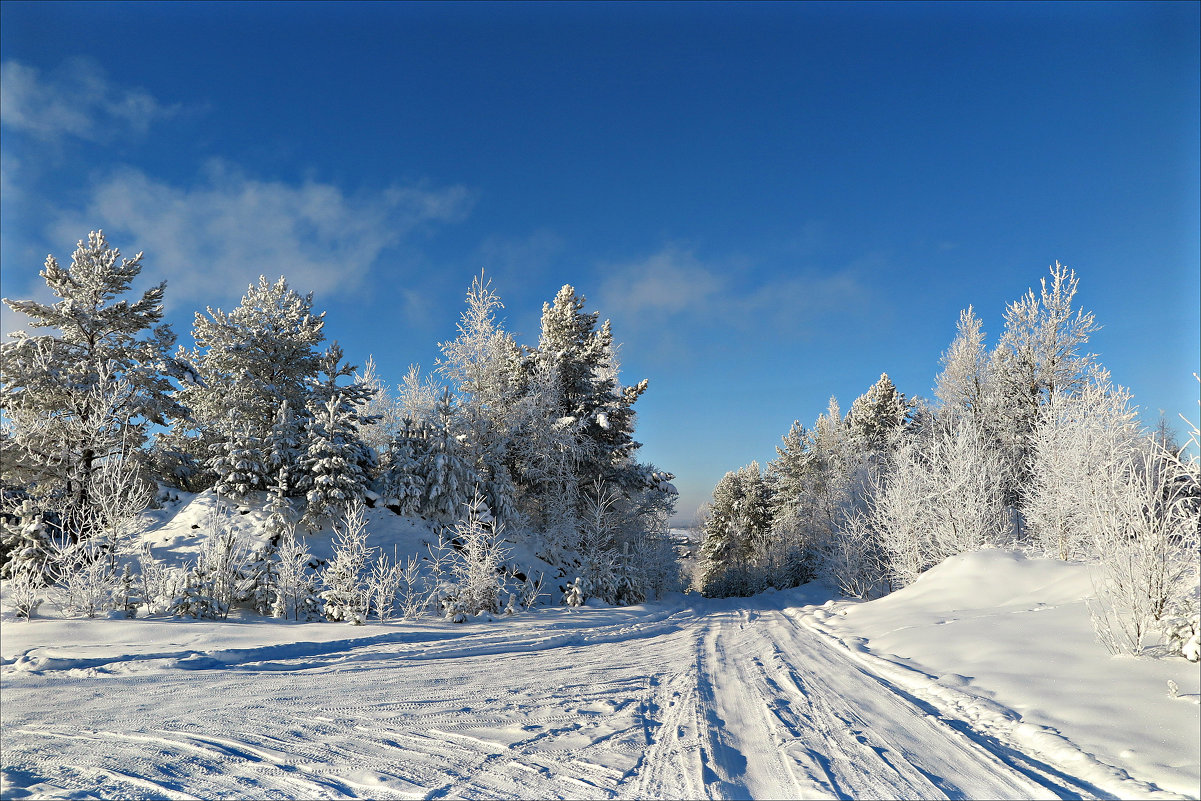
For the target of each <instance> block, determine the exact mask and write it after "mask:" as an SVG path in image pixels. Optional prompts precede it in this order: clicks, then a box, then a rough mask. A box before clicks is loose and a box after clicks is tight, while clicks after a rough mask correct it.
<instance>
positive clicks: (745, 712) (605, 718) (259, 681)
mask: <svg viewBox="0 0 1201 801" xmlns="http://www.w3.org/2000/svg"><path fill="white" fill-rule="evenodd" d="M773 603H778V602H774V601H773V600H772V596H761V597H759V598H754V599H746V600H743V601H732V600H731V601H703V600H702V601H698V606H699V607H700V610H699V611H698V610H692V609H686V608H684V609H681V608H680V607H679V606H678V605H677V606H674V607H669V608H666V609H665V608H662V607H658V608H655V607H652V609H651V610H650V611H648V612H646V613H640V612H637V611H627V610H595V611H594V610H569V611H564V610H550V611H548V612H547V613H546V614H542V615H539V614H534V615H530V616H528V617H519V618H515V619H514V620H513V621H510V622H506V623H505V624H498V625H492V626H481V627H474V628H473V627H464V628H449V627H448V629H447V630H445V631H443V630H437V631H435V632H433V633H432V634H431V635H430V636H426V634H422V635H421V636H407V635H406V636H389V637H371V638H367V639H366V640H363V641H355V640H353V639H350V640H344V641H342V644H341V645H340V646H339V648H340V649H341V650H337V649H329V650H325V651H324V652H323V653H320V654H318V653H313V652H312V651H314V650H319V649H308V651H307V652H305V653H296V652H291V653H289V651H288V648H287V647H286V646H278V647H271V646H268V647H265V648H263V649H243V650H242V652H241V654H240V656H246V655H253V656H255V657H268V658H269V659H270V662H269V663H267V662H258V663H256V662H254V661H251V660H248V659H242V658H239V659H232V658H231V659H230V660H229V661H228V662H223V661H222V660H220V659H216V660H214V662H213V664H211V665H209V666H208V667H207V668H206V669H203V670H198V671H183V670H179V669H177V668H176V667H173V666H172V665H170V664H168V663H167V662H162V663H160V664H156V665H151V664H149V663H148V662H147V663H146V664H143V665H139V666H138V667H140V668H146V669H137V670H119V669H116V670H113V671H112V672H99V671H98V672H95V673H93V674H92V675H90V676H79V675H69V674H67V673H66V672H65V671H53V670H45V671H43V672H40V673H36V672H28V671H20V670H16V669H14V668H13V667H9V668H7V669H5V671H4V679H5V710H4V712H5V717H4V745H5V754H4V761H5V768H6V781H7V782H10V783H11V782H12V781H13V779H12V778H10V777H20V776H29V777H36V781H37V782H40V784H38V785H37V786H38V788H39V791H41V790H43V789H45V788H49V789H48V790H47V791H46V792H45V793H43V794H44V795H50V796H54V795H59V796H66V795H71V794H78V793H79V791H80V790H81V789H82V790H84V791H91V792H94V793H100V794H103V795H120V796H128V797H150V796H154V797H165V796H172V795H175V796H178V797H185V796H194V797H202V798H221V797H246V796H253V797H281V798H282V797H306V798H308V797H312V798H317V797H322V798H339V797H347V796H362V797H372V798H414V797H430V798H434V797H456V798H457V797H464V798H475V797H486V798H528V797H547V798H555V797H560V798H562V797H568V798H609V797H623V798H655V797H669V798H670V797H685V798H699V797H706V796H707V797H737V798H746V797H834V798H847V797H918V798H940V797H964V796H970V797H997V798H1022V797H1038V796H1046V795H1048V793H1052V792H1053V793H1055V794H1060V795H1075V796H1082V795H1090V794H1096V793H1093V792H1092V791H1091V790H1090V789H1089V788H1088V787H1087V785H1084V784H1081V783H1075V784H1073V783H1072V782H1070V781H1069V780H1068V778H1070V777H1068V778H1063V777H1059V778H1056V777H1054V776H1053V775H1051V774H1046V775H1044V774H1039V775H1038V776H1032V775H1031V774H1032V773H1034V772H1036V771H1034V770H1033V769H1032V768H1031V767H1029V766H1028V765H1025V764H1024V763H1022V762H1021V759H1020V758H1019V756H1016V755H1009V756H1006V755H1004V754H1002V755H1000V756H998V755H997V753H994V752H995V751H996V750H997V749H995V748H992V747H991V746H990V745H989V743H987V742H981V741H980V739H979V738H978V737H974V736H973V735H971V734H970V733H967V732H965V731H964V730H962V729H961V728H957V726H960V725H961V724H959V722H957V721H950V722H948V721H943V720H939V719H938V717H937V715H936V714H933V712H934V710H933V708H932V707H930V706H929V705H923V703H922V702H921V701H920V700H919V699H916V698H914V697H913V696H911V695H909V694H908V693H906V692H904V691H903V690H902V689H900V688H899V687H897V686H894V685H893V684H891V683H890V682H889V681H887V680H886V679H884V678H881V677H880V676H877V675H875V674H874V673H872V672H871V671H869V670H868V669H867V668H866V667H865V666H863V665H862V664H860V663H859V662H857V661H856V660H854V659H852V658H850V655H849V654H847V653H846V650H845V649H844V648H842V647H841V646H839V645H837V644H835V643H832V642H830V641H829V640H827V639H825V637H824V635H821V634H820V633H818V632H816V631H813V630H811V629H809V628H808V627H806V626H803V625H801V624H799V623H798V622H797V621H796V620H794V619H793V617H792V613H791V612H790V610H784V609H781V608H779V607H778V606H773ZM591 620H595V621H596V624H595V625H590V623H589V621H591ZM615 621H616V622H615ZM233 650H235V649H230V650H229V651H227V652H224V653H225V654H227V655H232V651H233ZM68 663H69V660H66V661H64V662H63V664H68ZM108 664H109V666H110V668H111V667H114V665H113V663H111V662H110V663H108ZM64 721H66V722H64ZM962 725H966V724H962ZM68 726H69V727H70V728H67V727H68ZM72 733H74V734H77V735H79V736H74V737H72V736H67V735H70V734H72ZM51 742H52V743H53V744H51ZM70 765H79V766H86V768H87V770H86V771H84V770H77V769H74V768H71V767H69V766H70ZM87 771H91V772H90V773H89V772H87ZM34 781H35V779H34V778H30V779H29V780H28V781H27V786H28V785H30V784H32V783H33V782H34ZM81 783H84V784H86V786H85V787H82V788H81V786H80V785H81ZM56 787H57V788H59V790H58V791H56V790H55V789H54V788H56ZM98 788H102V790H103V792H101V790H100V789H98ZM155 788H158V789H155Z"/></svg>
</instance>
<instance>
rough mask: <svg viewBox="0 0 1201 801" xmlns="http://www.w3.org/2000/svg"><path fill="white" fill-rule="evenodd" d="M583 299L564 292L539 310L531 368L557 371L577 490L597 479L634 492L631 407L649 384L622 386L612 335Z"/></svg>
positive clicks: (636, 478) (637, 480) (567, 290)
mask: <svg viewBox="0 0 1201 801" xmlns="http://www.w3.org/2000/svg"><path fill="white" fill-rule="evenodd" d="M585 302H586V300H585V298H584V297H583V296H578V295H576V292H575V289H574V288H573V287H571V286H569V285H568V286H564V287H563V288H562V289H560V290H559V292H558V294H556V295H555V299H554V301H553V302H552V303H546V304H543V306H542V333H541V337H540V338H539V341H538V347H537V349H536V350H535V351H534V352H533V353H532V354H531V355H532V358H533V360H534V363H535V364H544V365H548V366H550V367H553V369H554V370H555V371H556V373H557V376H558V382H559V386H560V391H561V395H560V398H561V407H560V410H559V411H560V419H563V418H570V419H571V421H572V422H573V423H574V424H575V425H576V432H577V436H578V442H579V446H578V453H579V458H578V460H577V466H576V468H575V473H576V476H577V479H578V482H579V485H580V486H582V487H583V486H587V485H588V484H590V483H591V482H593V481H595V480H596V479H598V478H599V479H601V480H602V481H605V482H608V483H611V484H615V485H617V486H619V487H621V489H622V491H623V492H630V491H634V490H636V489H637V488H638V486H639V483H640V474H639V471H638V469H637V465H636V463H635V462H634V460H633V456H634V453H635V452H636V451H637V450H638V448H639V447H641V445H640V443H638V442H636V441H635V440H634V437H633V433H634V408H633V407H634V403H635V402H636V401H637V400H638V398H639V397H640V396H641V395H642V393H644V392H645V391H646V388H647V382H646V381H642V382H640V383H638V384H636V385H634V386H623V385H622V384H621V383H620V382H619V380H618V372H619V370H618V363H617V356H616V353H615V350H614V345H613V332H612V328H611V326H610V324H609V321H608V320H606V321H605V322H604V323H602V324H601V325H600V327H599V329H598V328H597V322H598V318H599V316H600V315H599V313H598V312H584V311H583V309H584V306H585Z"/></svg>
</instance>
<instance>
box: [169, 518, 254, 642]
mask: <svg viewBox="0 0 1201 801" xmlns="http://www.w3.org/2000/svg"><path fill="white" fill-rule="evenodd" d="M218 519H220V516H219V513H218ZM248 560H249V554H248V553H247V550H246V547H245V545H244V544H243V543H242V540H241V537H239V536H238V533H237V531H236V530H234V529H233V528H232V527H231V526H228V525H223V526H221V527H220V528H219V529H218V530H216V531H212V532H210V533H209V535H208V537H207V538H206V539H205V540H204V543H203V545H201V548H200V553H199V554H198V555H197V557H196V561H195V562H194V563H193V565H192V567H191V569H190V570H189V571H188V573H187V575H186V576H185V578H184V585H183V590H182V592H181V593H180V595H179V596H178V597H177V598H176V600H175V602H174V603H173V604H172V606H171V612H172V614H174V615H175V616H176V617H185V616H186V617H193V618H209V619H214V620H225V619H226V618H228V617H229V610H230V608H231V607H232V606H233V604H234V601H235V600H236V598H237V592H238V588H239V586H240V585H241V582H242V581H243V578H244V572H245V568H246V566H247V562H248Z"/></svg>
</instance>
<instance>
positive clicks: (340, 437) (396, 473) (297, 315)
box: [0, 231, 676, 602]
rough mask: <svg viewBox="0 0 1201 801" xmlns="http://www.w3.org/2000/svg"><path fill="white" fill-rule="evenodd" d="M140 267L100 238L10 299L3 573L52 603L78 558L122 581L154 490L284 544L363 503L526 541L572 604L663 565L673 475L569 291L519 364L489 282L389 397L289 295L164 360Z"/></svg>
mask: <svg viewBox="0 0 1201 801" xmlns="http://www.w3.org/2000/svg"><path fill="white" fill-rule="evenodd" d="M142 258H143V256H142V254H141V253H139V254H137V255H136V256H134V257H133V258H123V257H122V256H121V254H120V252H119V251H118V250H117V249H116V248H113V247H111V246H110V245H109V243H108V241H107V240H106V238H105V236H104V234H103V233H102V232H100V231H95V232H92V233H90V234H89V236H88V238H87V240H86V241H80V242H79V243H78V246H77V248H76V250H75V252H74V253H73V254H72V257H71V263H70V265H69V266H68V267H65V268H64V267H63V266H61V265H60V264H59V262H58V261H57V260H56V259H55V258H54V256H49V257H48V258H47V259H46V262H45V266H44V269H43V270H42V271H41V276H42V277H43V278H44V279H45V281H46V284H47V286H48V288H49V289H50V291H51V292H52V293H53V295H54V296H55V298H56V300H55V301H54V302H52V303H40V302H37V301H34V300H15V301H14V300H9V299H7V298H6V299H4V302H5V303H6V304H8V305H9V306H10V307H11V308H12V309H14V310H15V311H17V312H20V313H22V314H24V315H26V316H27V317H28V318H29V320H30V323H31V325H32V326H33V327H34V328H37V329H46V333H39V334H35V335H31V334H28V333H26V332H24V331H20V332H15V333H13V334H11V335H10V339H9V341H6V342H5V343H4V344H3V346H2V347H0V374H2V377H3V382H2V385H0V414H2V418H3V426H2V427H0V456H2V457H3V458H2V463H0V464H2V466H0V519H2V521H3V529H2V534H3V536H2V538H0V563H2V566H3V568H2V569H3V572H4V575H6V576H12V575H15V574H16V573H18V572H24V573H31V574H33V575H35V576H36V577H37V578H38V579H39V580H40V581H43V582H45V583H48V584H53V583H55V582H57V581H59V579H60V578H61V577H62V573H63V570H64V569H65V568H63V566H62V565H61V564H60V562H61V561H62V559H61V557H62V554H63V552H64V550H65V549H66V550H70V549H72V548H74V549H76V550H77V551H78V550H79V549H80V548H82V547H83V546H85V545H86V546H87V550H88V553H89V555H88V556H87V557H86V558H82V559H79V560H77V561H81V562H85V563H87V564H88V565H96V564H101V565H103V564H109V565H110V568H111V570H113V571H115V570H116V565H115V561H114V560H115V556H116V554H117V552H118V551H119V550H120V547H121V546H120V544H119V543H118V542H117V537H116V536H115V535H113V536H110V535H111V534H112V532H114V531H115V530H117V529H119V528H121V527H123V526H125V525H126V522H127V521H128V520H129V519H130V518H131V517H135V516H136V515H137V514H139V513H140V512H141V511H142V510H144V509H145V508H146V506H147V505H150V504H153V503H154V502H155V498H156V497H161V496H162V495H163V493H164V492H166V493H169V492H170V491H171V490H176V491H187V492H192V493H196V492H202V491H205V490H209V489H212V490H214V491H215V492H216V493H217V494H218V495H219V496H220V497H222V498H225V499H229V500H232V501H235V502H237V501H243V500H245V499H249V498H259V499H260V500H262V501H263V502H264V503H266V504H267V507H268V508H269V509H270V510H271V514H272V516H273V518H274V519H275V520H276V521H277V523H278V524H279V525H278V527H277V528H278V529H279V531H282V528H283V527H284V526H299V528H300V530H301V531H304V530H308V531H314V530H317V529H320V528H323V527H328V526H331V525H341V524H343V523H344V521H345V520H346V519H347V515H348V514H351V513H352V510H354V509H355V508H356V506H357V505H360V504H366V505H368V506H377V507H381V506H386V507H388V508H390V509H392V510H393V511H394V512H396V513H397V514H403V515H413V516H418V515H420V516H423V517H425V518H427V519H429V520H432V521H434V522H436V523H439V524H442V525H444V526H446V527H450V526H452V525H454V524H455V523H456V522H457V521H460V520H463V519H465V516H468V513H469V510H474V511H473V512H471V514H475V515H476V516H477V517H478V516H480V515H481V514H484V516H485V517H486V518H487V519H488V520H496V521H502V522H503V524H504V525H505V527H506V528H507V529H508V530H509V531H510V532H514V531H518V532H529V533H530V535H531V536H536V537H537V538H538V539H537V542H538V548H539V555H540V556H543V558H545V559H546V560H547V561H548V562H550V563H551V564H556V565H559V564H562V565H565V566H566V567H567V568H569V569H571V570H574V571H575V573H576V574H577V576H578V579H579V580H578V581H577V582H575V584H576V585H577V586H576V588H575V592H576V596H577V599H578V600H579V601H580V602H582V600H583V599H586V598H587V597H604V598H606V600H609V601H614V600H619V596H621V592H620V591H619V587H620V586H621V585H622V582H621V581H620V580H619V579H620V573H621V571H620V566H621V564H622V561H623V559H625V558H626V557H623V554H626V556H627V557H628V555H629V554H630V553H631V552H632V551H633V550H638V549H641V551H643V552H645V553H646V554H649V553H650V552H651V551H654V552H655V553H657V554H658V555H657V556H655V557H654V559H658V560H659V561H660V562H662V561H663V559H665V558H666V555H665V553H659V552H666V551H667V550H670V547H669V546H668V545H667V543H666V540H665V538H664V537H663V536H662V535H663V534H664V532H665V526H666V520H667V518H668V517H669V516H670V515H671V513H672V511H673V510H674V504H675V498H676V492H675V488H674V487H673V486H672V484H671V480H672V478H673V476H672V475H671V474H670V473H666V472H663V471H660V470H658V469H656V468H655V467H653V466H652V465H649V464H644V463H640V462H639V461H638V460H637V458H636V457H637V451H638V449H639V447H640V444H639V443H638V442H637V441H636V440H635V439H634V426H635V411H634V405H635V403H636V401H637V400H638V398H639V397H640V396H641V395H642V394H643V393H644V392H645V391H646V389H647V382H646V381H642V382H640V383H637V384H634V385H625V384H623V383H622V382H621V380H620V375H619V365H618V363H617V360H616V355H615V347H614V341H613V333H612V330H611V327H610V324H609V322H608V321H607V320H606V321H603V322H602V321H601V320H600V317H599V313H597V312H588V311H585V308H586V299H585V298H584V297H583V296H582V295H580V294H578V293H577V292H576V291H575V289H574V288H573V287H571V286H564V287H563V288H562V289H561V290H560V291H559V292H558V293H557V294H556V296H555V297H554V299H553V300H551V301H550V302H547V303H545V304H544V305H543V312H542V325H541V331H540V336H539V338H538V341H537V343H536V344H534V345H521V344H519V343H518V342H517V341H516V340H515V338H514V337H513V335H512V334H510V333H508V332H507V331H505V330H504V328H503V325H502V323H501V321H500V320H499V318H498V314H499V312H500V310H501V309H502V308H503V306H502V304H501V301H500V298H499V297H498V296H497V294H496V293H495V292H494V291H493V289H492V287H491V283H490V282H488V281H486V280H484V278H483V276H482V274H481V276H480V277H478V278H477V279H476V280H475V281H474V282H473V283H472V285H471V287H470V289H469V291H468V292H467V298H466V308H465V310H464V311H463V313H462V315H461V319H460V322H459V325H458V330H457V334H458V335H457V337H456V338H455V339H453V340H450V341H448V342H444V343H441V345H440V348H441V353H442V355H441V357H440V359H439V360H438V361H437V363H436V365H435V366H434V370H433V371H432V373H430V374H429V375H426V376H424V377H423V376H422V375H421V372H420V369H419V368H417V367H413V368H411V369H410V371H409V374H408V375H407V376H406V377H405V380H404V382H403V383H402V384H401V385H400V386H399V387H398V388H397V390H398V391H397V392H396V393H395V394H394V393H392V392H390V391H389V389H388V388H387V387H386V386H385V385H384V383H383V382H382V380H380V378H379V377H378V375H377V374H376V372H375V368H374V364H373V363H372V362H370V361H369V362H368V364H367V366H366V368H365V369H364V370H362V371H360V370H359V368H358V367H356V366H354V365H351V364H349V363H348V362H347V361H346V359H345V354H344V353H343V350H342V348H341V347H340V346H339V345H338V343H337V342H336V341H335V342H331V343H326V332H325V319H324V318H325V314H324V312H318V311H315V309H314V299H313V295H312V293H308V294H302V293H300V292H297V291H296V290H294V289H292V288H291V287H290V286H289V284H288V282H287V280H286V278H283V277H281V278H279V279H278V280H276V281H269V280H267V279H266V278H265V277H263V278H260V279H259V280H258V282H257V283H255V284H252V285H251V286H250V287H249V288H248V289H247V291H246V294H245V295H244V296H243V298H242V301H241V303H240V304H239V305H238V306H237V307H235V308H233V309H231V310H229V311H225V310H222V309H220V308H217V309H214V308H211V307H209V308H207V309H206V310H205V311H203V312H197V313H196V315H195V321H194V324H193V329H192V338H193V340H194V343H195V344H194V346H193V347H192V348H190V349H188V348H183V347H176V337H175V335H174V333H173V332H172V330H171V328H170V327H169V326H168V325H167V324H166V323H164V322H163V297H164V293H165V291H166V285H165V283H163V284H159V285H157V286H155V287H152V288H150V289H148V290H146V291H144V292H142V293H141V295H140V296H139V297H134V298H130V297H128V296H129V295H130V294H131V292H130V287H131V284H132V282H133V280H134V279H135V278H136V277H137V276H138V275H139V274H140V272H141V269H142ZM477 495H478V496H479V497H478V498H477ZM277 533H278V531H277ZM656 549H657V550H656ZM56 555H57V556H56ZM648 558H649V557H648ZM652 561H654V560H653V559H652ZM627 583H628V582H627ZM639 592H641V593H642V594H643V595H645V589H643V588H640V589H639ZM637 594H638V593H637V592H636V593H634V595H637ZM626 595H627V596H628V595H629V593H627V594H626Z"/></svg>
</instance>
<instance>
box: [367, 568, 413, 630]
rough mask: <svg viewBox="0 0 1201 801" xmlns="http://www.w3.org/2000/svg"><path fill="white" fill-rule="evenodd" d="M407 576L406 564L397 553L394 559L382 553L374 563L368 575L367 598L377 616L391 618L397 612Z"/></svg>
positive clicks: (381, 618)
mask: <svg viewBox="0 0 1201 801" xmlns="http://www.w3.org/2000/svg"><path fill="white" fill-rule="evenodd" d="M405 578H406V577H405V575H404V566H403V565H401V563H400V562H399V561H398V560H397V559H396V555H395V553H394V554H393V555H392V561H388V557H387V556H385V555H384V554H380V556H379V558H378V559H376V560H375V561H374V562H373V563H372V565H371V572H370V573H369V574H368V575H367V598H368V602H369V604H368V605H369V608H370V609H372V610H374V611H375V616H376V617H377V618H379V619H380V620H390V619H391V618H392V615H393V614H394V613H395V611H396V605H397V601H398V600H399V598H400V592H401V587H402V586H403V585H404V584H405V583H406V581H405Z"/></svg>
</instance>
